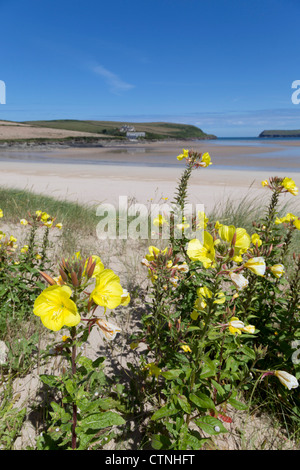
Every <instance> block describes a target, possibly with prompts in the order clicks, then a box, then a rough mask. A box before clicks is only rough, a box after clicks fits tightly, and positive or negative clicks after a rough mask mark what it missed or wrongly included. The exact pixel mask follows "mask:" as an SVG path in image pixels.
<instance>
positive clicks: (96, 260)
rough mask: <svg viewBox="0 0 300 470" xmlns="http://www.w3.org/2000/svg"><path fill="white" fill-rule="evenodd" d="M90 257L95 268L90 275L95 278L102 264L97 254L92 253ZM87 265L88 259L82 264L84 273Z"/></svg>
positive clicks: (102, 268) (101, 268)
mask: <svg viewBox="0 0 300 470" xmlns="http://www.w3.org/2000/svg"><path fill="white" fill-rule="evenodd" d="M77 253H78V254H79V256H80V253H79V252H77ZM91 258H92V262H93V263H95V268H94V271H93V274H92V276H91V277H93V278H95V277H97V276H98V275H99V274H100V273H101V272H102V271H103V270H104V264H103V263H102V261H101V258H100V257H99V256H97V255H92V256H91ZM87 265H88V259H87V260H86V263H85V266H84V274H85V273H86V269H87Z"/></svg>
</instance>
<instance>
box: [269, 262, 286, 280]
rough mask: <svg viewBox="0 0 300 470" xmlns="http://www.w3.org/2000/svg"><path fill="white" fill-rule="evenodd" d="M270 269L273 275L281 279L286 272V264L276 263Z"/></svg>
mask: <svg viewBox="0 0 300 470" xmlns="http://www.w3.org/2000/svg"><path fill="white" fill-rule="evenodd" d="M270 271H271V273H272V274H273V276H275V277H277V278H278V279H279V278H280V277H281V276H282V275H283V274H284V266H283V264H274V265H273V266H271V267H270Z"/></svg>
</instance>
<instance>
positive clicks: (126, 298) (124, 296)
mask: <svg viewBox="0 0 300 470" xmlns="http://www.w3.org/2000/svg"><path fill="white" fill-rule="evenodd" d="M129 302H130V294H129V292H128V291H127V290H126V289H123V293H122V295H121V305H123V307H126V305H128V304H129Z"/></svg>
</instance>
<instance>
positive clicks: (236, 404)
mask: <svg viewBox="0 0 300 470" xmlns="http://www.w3.org/2000/svg"><path fill="white" fill-rule="evenodd" d="M228 402H229V403H230V405H231V406H233V408H236V409H237V410H247V409H248V405H246V404H245V403H242V402H240V401H238V400H236V399H235V398H229V399H228Z"/></svg>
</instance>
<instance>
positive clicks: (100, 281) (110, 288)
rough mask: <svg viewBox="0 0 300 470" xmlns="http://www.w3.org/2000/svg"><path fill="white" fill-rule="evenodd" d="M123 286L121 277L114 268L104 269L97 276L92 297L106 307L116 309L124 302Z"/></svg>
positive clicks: (98, 303)
mask: <svg viewBox="0 0 300 470" xmlns="http://www.w3.org/2000/svg"><path fill="white" fill-rule="evenodd" d="M122 295H123V288H122V286H121V284H120V278H119V277H118V276H117V275H116V274H115V273H114V272H113V271H112V269H104V270H103V271H101V272H100V274H99V275H98V276H96V285H95V288H94V290H93V291H92V293H91V296H90V298H91V299H92V300H93V301H94V302H95V303H96V304H97V305H100V306H102V307H105V308H109V309H114V308H116V307H118V306H119V305H120V304H121V302H122Z"/></svg>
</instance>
